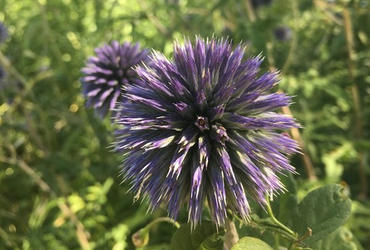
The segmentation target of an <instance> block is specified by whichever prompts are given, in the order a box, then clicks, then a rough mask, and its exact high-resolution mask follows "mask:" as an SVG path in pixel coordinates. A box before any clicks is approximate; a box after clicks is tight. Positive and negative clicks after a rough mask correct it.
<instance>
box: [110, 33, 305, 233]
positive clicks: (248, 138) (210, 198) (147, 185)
mask: <svg viewBox="0 0 370 250" xmlns="http://www.w3.org/2000/svg"><path fill="white" fill-rule="evenodd" d="M244 51H245V47H244V45H243V44H239V45H238V46H237V48H236V49H235V50H234V51H232V48H231V44H230V43H229V42H228V41H227V40H216V39H211V40H207V41H204V40H203V39H201V38H197V39H196V43H195V45H194V47H193V46H192V44H191V43H190V42H189V41H186V42H185V45H183V46H182V45H180V44H178V43H175V45H174V55H173V60H172V61H171V60H168V59H167V58H165V56H163V55H162V54H160V53H154V54H153V56H152V64H151V66H150V67H142V66H140V67H138V68H137V69H136V72H137V73H138V75H139V76H140V77H141V78H142V80H143V85H138V84H133V85H128V86H125V93H124V94H123V98H124V99H128V100H130V102H128V103H126V104H125V105H124V106H122V108H121V109H120V110H119V117H118V118H117V120H116V123H117V124H119V125H120V126H121V127H120V129H118V130H117V131H116V143H115V151H116V152H120V153H123V156H124V160H123V163H122V171H121V174H122V175H123V178H124V180H130V181H131V185H132V188H131V191H133V192H135V193H136V194H137V196H136V198H138V197H139V196H140V195H143V196H144V197H147V198H148V199H149V202H150V208H151V209H154V208H157V207H158V206H159V205H161V204H163V205H165V206H168V212H169V216H170V217H172V218H174V219H175V218H176V216H177V214H178V212H179V210H180V208H181V207H183V206H185V205H186V206H187V208H188V219H189V221H190V222H191V223H192V225H193V227H195V226H196V225H197V224H198V223H199V221H200V220H201V215H202V210H203V206H204V203H205V201H207V203H208V206H209V208H210V211H211V215H212V220H213V221H214V222H215V224H216V225H217V226H222V225H223V224H224V222H225V218H226V210H227V209H230V210H231V211H233V212H235V213H237V214H238V215H239V216H240V217H242V218H244V219H245V220H248V218H249V214H250V207H249V199H250V198H252V199H254V200H256V201H257V202H258V203H259V204H260V205H261V206H263V205H264V204H266V200H265V195H266V194H274V193H277V192H279V191H282V190H284V186H283V184H282V183H281V182H280V180H279V178H278V176H277V174H278V173H284V172H295V169H294V168H293V167H292V166H291V165H290V163H289V160H288V158H287V155H289V154H292V153H294V152H296V151H297V150H298V149H297V148H298V146H297V143H296V142H295V141H294V140H292V139H290V138H289V137H287V136H286V135H284V134H281V133H280V132H278V131H280V130H286V129H290V128H292V127H297V126H298V124H297V123H296V122H295V120H294V119H293V118H291V117H288V116H285V115H282V114H278V113H275V112H274V110H276V109H277V108H280V107H283V106H287V105H289V103H290V97H288V96H286V95H284V94H278V93H270V94H269V93H267V91H268V90H270V89H271V88H273V87H274V86H275V85H276V84H277V83H278V81H279V77H278V73H276V72H268V73H265V74H262V75H261V76H259V75H258V73H259V67H260V64H261V62H262V59H261V57H260V56H257V57H252V58H249V59H246V60H244V59H243V58H244V53H245V52H244Z"/></svg>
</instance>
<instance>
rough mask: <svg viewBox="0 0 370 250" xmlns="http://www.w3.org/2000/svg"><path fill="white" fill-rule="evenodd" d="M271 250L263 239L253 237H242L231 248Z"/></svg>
mask: <svg viewBox="0 0 370 250" xmlns="http://www.w3.org/2000/svg"><path fill="white" fill-rule="evenodd" d="M254 249H258V250H272V248H271V247H270V246H269V245H268V244H267V243H266V242H264V241H262V240H260V239H258V238H254V237H243V238H241V239H240V240H239V241H238V243H236V244H235V245H234V246H233V247H232V248H231V250H254Z"/></svg>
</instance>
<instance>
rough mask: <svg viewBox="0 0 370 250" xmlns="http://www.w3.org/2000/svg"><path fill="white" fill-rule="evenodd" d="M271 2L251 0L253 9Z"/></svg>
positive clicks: (268, 0) (269, 0)
mask: <svg viewBox="0 0 370 250" xmlns="http://www.w3.org/2000/svg"><path fill="white" fill-rule="evenodd" d="M271 3H272V0H252V5H253V7H254V8H255V9H256V8H258V7H261V6H263V5H270V4H271Z"/></svg>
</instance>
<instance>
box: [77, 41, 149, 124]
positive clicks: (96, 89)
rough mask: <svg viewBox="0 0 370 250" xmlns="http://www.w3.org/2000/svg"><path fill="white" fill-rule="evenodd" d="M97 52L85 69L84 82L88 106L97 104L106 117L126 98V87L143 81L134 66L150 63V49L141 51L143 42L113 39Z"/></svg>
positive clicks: (99, 112)
mask: <svg viewBox="0 0 370 250" xmlns="http://www.w3.org/2000/svg"><path fill="white" fill-rule="evenodd" d="M95 52H96V56H92V57H90V58H89V59H88V62H87V65H86V67H85V68H83V69H82V72H83V74H84V76H83V77H82V78H81V83H82V87H83V94H84V96H85V97H86V99H87V101H86V106H87V107H93V108H94V109H95V111H96V113H97V114H98V115H99V116H100V117H101V118H103V117H104V116H105V115H106V114H107V112H108V110H111V109H113V108H114V107H115V105H116V103H117V102H118V101H122V96H121V91H122V87H123V86H125V85H130V84H139V82H140V79H139V77H138V75H137V74H136V72H135V71H134V69H133V68H134V67H136V66H138V65H139V64H140V63H148V61H149V56H148V53H149V51H148V50H146V49H143V50H141V49H140V45H139V44H130V43H127V42H126V43H123V44H119V42H117V41H113V42H112V43H111V44H110V45H105V46H103V47H100V48H97V49H95Z"/></svg>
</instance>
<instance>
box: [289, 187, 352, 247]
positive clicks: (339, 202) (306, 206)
mask: <svg viewBox="0 0 370 250" xmlns="http://www.w3.org/2000/svg"><path fill="white" fill-rule="evenodd" d="M342 189H343V187H342V186H341V185H338V184H332V185H327V186H324V187H321V188H318V189H315V190H313V191H312V192H310V193H308V194H307V195H306V197H305V198H304V199H303V200H302V201H301V202H300V203H299V204H298V209H297V211H296V214H295V216H294V217H293V225H292V227H293V230H295V231H296V232H297V233H298V234H299V236H302V235H304V234H306V232H307V228H308V227H309V228H311V229H312V235H311V236H310V237H307V238H306V239H304V241H303V242H304V243H305V244H306V245H308V246H312V244H313V243H315V242H317V241H318V240H320V239H323V238H324V237H326V236H328V235H329V234H330V233H332V232H334V231H335V230H336V229H337V228H339V227H340V226H341V225H343V223H344V222H345V221H346V220H347V218H348V216H349V215H350V212H351V201H350V199H349V198H348V197H345V196H344V195H343V194H342V193H341V190H342Z"/></svg>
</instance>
